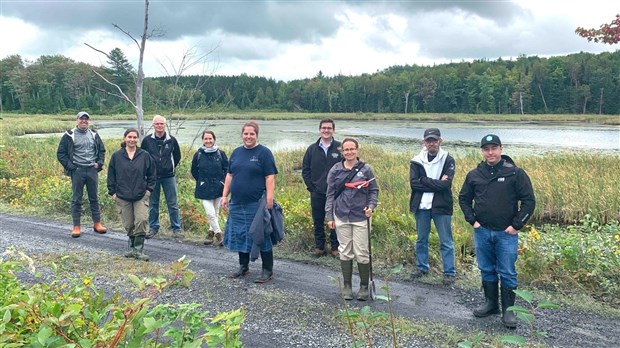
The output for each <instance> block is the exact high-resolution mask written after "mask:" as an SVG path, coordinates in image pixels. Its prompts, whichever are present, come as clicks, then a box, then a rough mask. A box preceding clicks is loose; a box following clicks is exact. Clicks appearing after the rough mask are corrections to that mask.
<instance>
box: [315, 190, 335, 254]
mask: <svg viewBox="0 0 620 348" xmlns="http://www.w3.org/2000/svg"><path fill="white" fill-rule="evenodd" d="M325 201H327V197H326V196H325V195H324V194H321V193H316V192H312V193H310V206H311V207H312V222H313V223H314V247H315V248H317V249H320V250H323V249H325ZM329 241H330V244H331V250H332V251H334V250H338V235H336V230H335V229H334V230H332V229H330V230H329Z"/></svg>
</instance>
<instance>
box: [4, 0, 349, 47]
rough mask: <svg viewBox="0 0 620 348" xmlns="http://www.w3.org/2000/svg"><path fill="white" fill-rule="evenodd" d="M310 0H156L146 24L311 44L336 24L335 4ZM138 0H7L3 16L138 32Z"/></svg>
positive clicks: (51, 25)
mask: <svg viewBox="0 0 620 348" xmlns="http://www.w3.org/2000/svg"><path fill="white" fill-rule="evenodd" d="M319 4H320V5H319V6H317V3H312V2H305V1H300V2H264V1H254V2H251V1H230V2H224V1H221V2H211V1H205V2H196V1H157V2H151V3H150V6H149V27H150V28H160V29H162V31H163V32H165V39H168V40H175V39H177V38H179V37H181V36H187V35H189V36H192V35H204V34H205V33H207V32H209V31H213V30H217V29H220V30H222V31H224V32H228V33H233V34H238V35H247V36H254V37H270V38H273V39H274V40H278V41H282V42H291V41H296V42H316V41H317V40H319V39H320V38H321V37H324V36H330V35H333V34H334V33H335V32H336V31H337V30H338V26H339V24H340V23H339V22H338V21H337V20H336V19H335V18H334V13H335V12H337V11H339V6H341V4H339V3H319ZM143 13H144V6H143V3H142V2H134V1H132V2H117V1H114V2H112V1H111V2H35V3H32V2H11V3H7V4H3V15H4V16H9V17H18V18H21V19H23V20H24V21H27V22H31V23H34V24H36V25H38V26H40V27H41V28H43V29H44V30H56V29H59V28H71V29H72V30H87V29H108V30H113V29H112V26H111V24H117V25H119V26H120V27H122V28H123V29H125V30H127V31H129V32H131V33H132V34H134V35H135V36H139V34H140V33H141V32H142V22H143Z"/></svg>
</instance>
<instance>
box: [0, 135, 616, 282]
mask: <svg viewBox="0 0 620 348" xmlns="http://www.w3.org/2000/svg"><path fill="white" fill-rule="evenodd" d="M58 142H59V139H56V138H41V139H38V138H37V139H32V138H31V139H26V138H18V137H8V138H5V139H4V140H3V143H4V148H3V149H2V151H1V152H0V205H1V206H3V210H11V211H14V210H19V211H26V212H30V213H37V214H47V215H53V216H62V217H64V218H67V219H68V218H69V216H70V201H71V183H70V180H69V178H67V177H64V176H63V173H62V168H61V166H60V164H59V163H58V162H57V160H56V148H57V146H58ZM119 144H120V136H119V140H116V141H113V140H108V141H105V145H106V148H107V150H108V151H107V157H108V159H109V156H110V155H111V154H112V153H113V152H114V151H116V150H117V149H119ZM225 150H226V151H227V153H230V150H231V149H225ZM182 153H183V154H186V153H193V151H192V150H191V149H188V148H185V149H183V150H182ZM275 157H276V163H277V166H278V170H279V174H278V175H277V176H276V199H278V201H279V202H280V203H281V204H282V205H283V206H284V212H285V224H286V228H287V238H286V241H285V244H284V246H283V248H284V249H286V250H289V251H290V252H300V251H305V250H310V249H311V248H312V246H313V232H312V218H311V212H310V199H309V194H308V192H307V191H306V189H305V186H304V184H303V180H302V178H301V159H302V157H303V150H294V151H280V152H275ZM360 158H361V159H362V160H364V161H365V162H367V163H369V164H370V165H371V166H372V167H373V170H374V172H375V175H376V177H377V183H378V185H379V187H380V194H379V205H378V208H377V211H376V214H375V216H374V217H373V254H374V255H375V259H376V263H377V266H381V265H386V266H390V265H393V264H396V263H406V264H414V253H413V247H414V245H415V239H416V230H415V221H414V218H413V216H412V214H411V213H410V212H409V195H410V188H409V183H408V177H409V160H410V155H409V154H403V153H388V152H386V151H385V150H383V149H382V148H380V147H378V146H367V145H364V144H362V146H361V150H360ZM513 159H514V160H515V162H516V163H517V165H518V166H520V167H522V168H524V169H525V170H526V171H527V173H528V174H529V176H530V178H531V180H532V183H533V186H534V191H535V194H536V199H537V206H536V210H535V213H534V216H533V219H532V221H531V223H534V224H536V225H538V226H541V225H542V224H543V223H545V224H548V223H559V224H561V225H566V224H573V223H575V222H578V221H580V220H581V219H583V218H584V217H585V216H586V215H587V216H588V217H589V218H591V219H595V220H596V221H599V222H602V223H608V222H612V221H613V220H618V219H619V214H620V175H618V173H620V157H619V156H615V155H602V154H595V153H586V152H578V153H570V152H566V153H552V154H548V155H545V156H520V157H513ZM480 161H481V156H480V153H479V151H472V152H470V153H468V154H465V155H461V156H459V157H457V158H456V165H457V170H456V175H455V179H454V181H453V193H454V199H455V207H454V216H453V232H454V240H455V248H456V251H457V262H458V263H459V265H458V267H459V269H463V270H465V269H469V268H470V267H469V266H467V265H468V264H469V263H471V261H472V258H471V255H472V254H473V242H472V228H471V226H470V225H469V224H468V223H467V222H465V221H464V219H463V216H462V213H461V211H460V209H459V207H458V204H457V202H458V192H459V190H460V188H461V186H462V183H463V180H464V178H465V175H466V174H467V172H468V171H469V170H471V169H473V168H474V167H475V166H476V165H478V163H479V162H480ZM190 162H191V156H186V157H185V158H184V159H183V160H182V162H181V166H180V167H179V171H178V181H179V205H180V209H181V214H182V218H183V224H184V228H185V229H186V230H187V231H188V232H189V234H190V235H192V234H193V235H194V236H195V237H196V238H201V237H200V236H201V235H202V234H203V233H204V232H206V230H207V228H208V227H207V220H206V216H205V214H204V211H203V208H202V206H201V205H200V204H199V202H198V201H197V200H196V199H194V196H193V189H194V181H193V179H192V178H191V175H190V174H189V167H190ZM106 169H107V166H106V168H105V169H104V171H102V172H101V174H100V184H99V195H100V200H101V206H102V214H103V217H104V219H105V220H104V221H106V222H118V220H119V219H118V217H117V214H116V210H115V207H114V203H113V202H112V200H111V199H110V197H109V196H108V195H107V189H106V185H105V183H106V178H107V174H106ZM85 204H88V203H87V200H86V202H85ZM162 207H165V205H162ZM84 211H88V209H87V208H86V209H84ZM162 216H163V217H165V216H167V214H162ZM87 219H88V218H87V217H85V218H84V223H86V222H87ZM88 222H89V221H88ZM162 225H163V226H165V225H164V224H163V223H162ZM616 226H617V224H616ZM524 231H525V233H527V231H529V227H526V228H524ZM610 233H611V234H612V235H613V233H615V232H610ZM558 235H561V234H558ZM605 238H607V237H605ZM610 238H614V237H610ZM612 242H613V241H612ZM546 243H553V241H546ZM431 245H432V247H431V251H432V253H431V264H432V265H433V267H434V269H440V268H441V267H440V265H441V259H440V256H439V253H438V249H439V248H438V239H437V234H436V233H432V234H431ZM555 249H557V248H556V247H553V246H548V247H541V248H540V250H555ZM607 249H609V248H607ZM597 250H598V249H597ZM601 250H603V249H601ZM605 250H606V249H605ZM601 252H604V251H601ZM609 255H610V256H609V257H612V258H613V257H615V258H618V255H617V254H615V251H611V254H609ZM530 260H531V259H530ZM528 262H529V261H528ZM532 270H534V268H532ZM525 276H527V275H525Z"/></svg>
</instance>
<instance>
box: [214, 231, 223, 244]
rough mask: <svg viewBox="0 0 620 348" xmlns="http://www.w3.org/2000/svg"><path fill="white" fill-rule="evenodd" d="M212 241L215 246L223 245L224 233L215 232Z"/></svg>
mask: <svg viewBox="0 0 620 348" xmlns="http://www.w3.org/2000/svg"><path fill="white" fill-rule="evenodd" d="M214 243H215V244H214V245H215V246H216V247H221V246H224V234H223V233H222V232H220V233H216V234H215V237H214Z"/></svg>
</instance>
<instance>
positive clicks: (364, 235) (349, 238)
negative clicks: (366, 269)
mask: <svg viewBox="0 0 620 348" xmlns="http://www.w3.org/2000/svg"><path fill="white" fill-rule="evenodd" d="M334 222H335V224H336V234H338V243H339V244H340V245H339V246H338V252H339V253H340V260H342V261H349V260H353V259H355V260H356V261H357V262H358V263H361V264H367V263H368V262H370V258H369V252H368V220H363V221H358V222H348V221H342V220H340V219H338V217H337V216H334Z"/></svg>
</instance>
